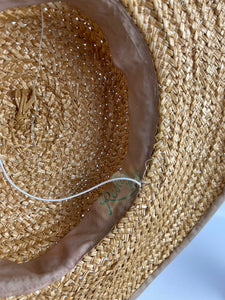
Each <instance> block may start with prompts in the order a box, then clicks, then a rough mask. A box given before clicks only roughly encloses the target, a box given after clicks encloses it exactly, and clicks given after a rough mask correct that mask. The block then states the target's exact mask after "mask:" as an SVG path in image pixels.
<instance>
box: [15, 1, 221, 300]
mask: <svg viewBox="0 0 225 300" xmlns="http://www.w3.org/2000/svg"><path fill="white" fill-rule="evenodd" d="M122 2H123V4H124V5H125V7H126V8H127V11H128V12H129V14H130V15H131V16H132V18H133V20H134V22H135V23H136V24H137V26H138V27H139V29H140V31H141V32H142V33H143V35H144V37H145V40H146V42H147V44H148V46H149V49H150V50H151V52H152V55H153V58H154V62H155V67H156V71H157V76H158V82H159V89H160V125H159V129H158V134H157V137H156V139H157V141H156V143H155V147H154V153H153V156H152V159H151V164H150V166H149V169H148V172H147V174H146V177H145V184H144V185H143V187H142V190H141V193H140V195H139V197H138V198H137V199H136V200H135V202H134V204H133V206H132V207H131V209H130V210H129V212H127V214H126V216H125V217H124V218H123V219H122V220H121V221H120V222H119V223H118V225H117V226H116V227H115V228H114V229H113V230H112V231H111V232H110V233H109V234H108V235H107V236H106V237H105V238H104V239H103V240H102V241H101V243H100V244H99V245H98V246H97V247H95V248H94V249H93V250H92V251H91V252H90V253H89V254H88V255H86V256H85V257H84V258H83V259H82V261H80V262H79V263H78V265H77V266H76V268H75V269H74V270H72V271H71V272H70V273H68V274H67V275H66V276H65V277H64V278H62V279H61V280H59V281H57V282H55V283H54V284H52V285H50V286H48V287H46V288H44V289H42V290H39V291H37V292H35V293H33V294H30V295H28V296H21V297H17V298H13V297H12V298H11V299H32V298H35V297H36V298H37V299H128V298H129V297H130V296H131V295H132V294H133V293H134V292H135V291H136V290H137V289H138V288H139V287H140V286H141V285H142V284H143V282H144V281H145V280H146V279H147V278H148V277H149V276H150V275H151V274H154V271H156V270H157V268H158V267H159V266H160V265H161V264H162V263H163V262H164V261H165V260H166V259H167V258H168V257H169V256H170V255H171V254H172V253H173V252H174V250H175V249H176V248H177V247H178V246H179V245H182V243H184V241H185V240H186V238H187V236H188V234H189V233H190V232H191V231H192V230H193V229H194V228H195V226H197V224H198V223H199V221H200V220H202V218H204V216H205V215H206V214H207V213H208V212H209V211H210V210H211V208H212V205H213V203H214V202H215V200H216V199H217V197H218V196H219V195H220V194H221V192H222V190H223V188H224V181H225V180H224V179H225V176H224V174H225V172H224V171H225V161H224V150H225V147H224V146H225V145H224V141H225V126H224V124H225V123H224V121H225V114H224V89H225V71H224V70H225V66H224V64H225V55H224V45H225V37H224V30H225V25H224V24H225V7H224V6H223V2H222V1H210V2H209V1H182V2H178V1H177V2H174V1H173V2H172V1H171V2H168V1H145V0H138V1H137V0H135V1H133V0H130V1H129V0H126V1H125V0H123V1H122Z"/></svg>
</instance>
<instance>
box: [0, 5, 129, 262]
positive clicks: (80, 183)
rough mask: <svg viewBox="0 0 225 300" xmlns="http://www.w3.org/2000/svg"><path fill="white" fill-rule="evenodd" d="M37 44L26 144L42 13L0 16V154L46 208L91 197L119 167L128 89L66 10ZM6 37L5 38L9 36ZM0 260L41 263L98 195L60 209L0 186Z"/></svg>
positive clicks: (58, 9) (85, 24)
mask: <svg viewBox="0 0 225 300" xmlns="http://www.w3.org/2000/svg"><path fill="white" fill-rule="evenodd" d="M43 12H44V23H45V25H44V37H43V44H42V51H41V61H42V63H41V69H40V76H39V78H38V81H37V86H36V95H37V103H38V111H37V115H36V120H35V126H34V134H35V140H36V144H37V151H38V161H39V168H37V157H36V153H35V147H34V145H33V142H32V132H31V124H32V117H33V114H34V95H33V84H34V80H35V76H36V73H37V66H38V51H39V44H40V39H41V27H42V24H41V7H40V6H37V7H34V6H33V7H31V8H24V9H13V10H8V11H6V12H4V13H2V14H1V16H0V24H1V33H0V48H1V50H0V60H1V88H0V95H1V104H0V105H1V136H0V144H1V146H0V150H1V151H0V153H1V155H2V157H3V160H4V161H5V167H6V170H7V173H8V174H9V176H10V177H11V179H12V180H13V182H14V183H16V184H17V185H18V186H19V187H20V188H22V189H24V190H25V191H26V192H28V193H30V194H32V195H35V196H39V197H40V196H41V197H43V198H47V199H57V198H61V197H67V196H71V195H74V194H76V193H78V192H81V191H83V190H85V189H87V188H90V187H92V186H94V185H96V184H98V183H100V182H102V181H104V180H107V179H109V178H110V177H111V176H112V174H113V173H114V172H116V171H118V170H119V168H120V167H122V162H123V158H124V156H125V155H126V152H127V146H128V127H129V124H128V101H127V97H128V94H127V82H126V79H125V77H124V75H123V74H122V72H121V71H119V70H118V69H117V68H115V66H114V65H113V63H112V59H111V56H110V50H109V46H108V44H107V42H106V40H105V37H104V35H103V33H102V31H101V30H100V29H99V27H98V26H97V25H96V24H94V23H93V22H91V20H89V19H88V18H86V17H85V16H83V15H82V14H81V13H80V12H78V11H77V10H75V9H74V10H73V9H71V8H70V7H68V6H67V5H62V4H49V5H45V6H44V9H43ZM9 33H10V34H9ZM0 191H1V192H0V196H1V203H0V213H1V223H0V229H1V236H0V258H5V259H10V260H11V261H17V262H25V261H28V260H30V259H32V258H35V257H37V256H39V255H41V254H43V253H45V252H46V251H47V250H48V248H49V247H51V246H53V245H54V244H55V243H56V242H57V241H59V240H60V239H61V238H62V237H63V236H64V235H65V234H66V233H67V232H69V231H70V230H71V229H72V228H73V227H74V226H75V225H76V224H78V223H79V222H80V220H82V219H83V218H84V216H85V214H86V212H88V210H89V209H90V207H91V205H92V204H93V202H94V201H95V200H96V198H98V197H100V195H101V191H102V190H101V189H98V190H96V191H94V192H92V193H89V194H87V195H85V196H83V197H78V198H75V199H72V200H70V201H67V202H60V203H57V202H54V203H43V202H39V201H36V200H33V199H28V198H27V197H26V196H24V195H21V193H20V192H17V191H15V189H14V188H12V187H11V186H10V184H9V183H8V182H7V181H6V180H5V178H4V176H1V178H0Z"/></svg>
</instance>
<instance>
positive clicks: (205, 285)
mask: <svg viewBox="0 0 225 300" xmlns="http://www.w3.org/2000/svg"><path fill="white" fill-rule="evenodd" d="M137 299H138V300H225V203H223V205H222V206H221V207H220V208H219V210H218V211H217V212H216V214H215V215H214V216H213V217H212V218H211V219H210V221H209V222H208V223H207V224H206V225H205V227H204V228H203V229H202V230H201V231H200V233H199V234H198V235H197V236H196V237H195V238H194V240H193V241H192V242H191V243H190V244H189V245H188V246H187V247H186V248H185V249H184V250H183V251H182V252H181V253H180V254H179V255H178V256H177V257H176V258H175V259H174V260H173V262H172V263H171V264H170V265H169V266H168V267H167V268H166V269H164V271H163V272H162V273H161V274H160V275H159V276H158V277H157V278H156V279H155V280H154V281H153V282H152V283H151V284H150V285H149V286H148V288H147V289H146V290H145V291H144V292H143V293H142V294H141V295H140V296H139V297H138V298H137Z"/></svg>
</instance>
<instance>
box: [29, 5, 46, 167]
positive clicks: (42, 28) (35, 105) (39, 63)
mask: <svg viewBox="0 0 225 300" xmlns="http://www.w3.org/2000/svg"><path fill="white" fill-rule="evenodd" d="M43 35H44V15H43V7H42V5H41V40H40V45H39V53H38V68H37V75H36V77H35V80H34V85H33V96H34V115H33V120H32V124H31V137H32V141H33V145H34V148H35V153H36V161H37V168H38V169H39V159H38V150H37V143H36V141H35V134H34V122H35V119H36V116H37V110H38V103H37V97H36V85H37V79H38V76H39V72H40V68H41V49H42V41H43Z"/></svg>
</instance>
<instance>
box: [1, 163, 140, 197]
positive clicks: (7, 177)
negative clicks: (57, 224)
mask: <svg viewBox="0 0 225 300" xmlns="http://www.w3.org/2000/svg"><path fill="white" fill-rule="evenodd" d="M0 167H1V169H2V172H3V174H4V175H5V178H6V179H7V181H8V182H9V183H10V184H11V185H12V186H13V187H14V188H15V189H17V190H18V191H19V192H21V193H22V194H24V195H25V196H27V197H30V198H33V199H36V200H39V201H46V202H59V201H66V200H70V199H72V198H76V197H78V196H81V195H84V194H86V193H89V192H91V191H93V190H95V189H97V188H99V187H100V186H102V185H105V184H107V183H110V182H114V181H120V180H123V181H131V182H134V183H136V184H137V185H138V186H139V187H141V183H140V182H139V181H137V180H135V179H132V178H126V177H121V178H112V179H109V180H106V181H103V182H101V183H99V184H97V185H95V186H93V187H92V188H90V189H88V190H85V191H83V192H80V193H78V194H75V195H72V196H69V197H65V198H59V199H45V198H39V197H36V196H33V195H31V194H28V193H27V192H25V191H24V190H22V189H21V188H19V187H18V186H17V185H16V184H15V183H13V182H12V180H11V179H10V178H9V176H8V174H7V173H6V170H5V168H4V166H3V162H2V160H1V158H0Z"/></svg>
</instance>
